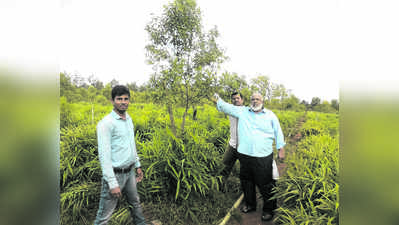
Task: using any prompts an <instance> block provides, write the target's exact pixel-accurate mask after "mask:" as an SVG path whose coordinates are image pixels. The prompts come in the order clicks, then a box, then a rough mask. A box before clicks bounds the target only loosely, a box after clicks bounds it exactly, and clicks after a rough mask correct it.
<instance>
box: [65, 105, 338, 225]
mask: <svg viewBox="0 0 399 225" xmlns="http://www.w3.org/2000/svg"><path fill="white" fill-rule="evenodd" d="M111 110H112V106H111V105H109V106H103V105H101V104H97V103H96V104H90V103H85V102H80V103H68V102H66V101H61V112H60V119H61V121H60V122H61V123H60V124H61V132H60V134H61V137H60V140H61V143H60V148H61V152H60V178H61V179H60V187H61V188H60V189H61V198H60V199H61V221H60V224H92V222H93V220H94V217H95V214H96V211H97V207H98V200H99V191H100V183H101V168H100V164H99V160H98V155H97V140H96V139H97V138H96V124H97V122H98V121H99V120H100V119H101V118H102V117H103V116H104V115H106V114H108V113H109V112H110V111H111ZM197 111H198V112H197V118H196V120H193V119H192V118H191V117H188V118H187V121H186V129H185V132H184V133H183V134H181V135H180V136H179V137H176V136H174V135H173V133H172V131H171V130H170V129H169V118H168V114H167V112H166V109H165V108H163V107H162V106H159V105H156V104H152V103H148V104H143V103H136V104H131V105H130V106H129V110H128V113H129V114H130V115H131V117H132V119H133V121H134V125H135V135H136V136H135V137H136V143H137V149H138V151H139V156H140V158H141V164H142V168H143V169H144V179H143V181H142V182H141V183H139V185H138V189H139V193H140V197H141V201H142V204H143V208H144V214H145V216H146V218H147V219H148V220H155V219H157V220H159V221H161V222H162V224H218V223H219V222H221V220H222V219H223V217H224V216H225V214H226V213H227V212H228V211H229V209H230V208H231V207H232V205H233V204H234V202H235V201H236V199H237V198H238V197H239V196H240V194H241V191H240V184H239V179H238V171H239V165H238V163H237V164H236V166H235V168H234V169H233V174H232V175H231V176H230V178H229V182H228V187H227V191H225V192H222V191H221V190H220V189H221V187H220V185H219V183H220V179H221V177H220V176H219V175H218V173H219V171H220V170H221V169H222V165H221V162H222V157H223V153H224V150H225V147H226V145H227V142H228V136H229V121H228V118H227V117H226V116H225V115H224V114H223V113H220V112H218V111H217V110H216V107H215V106H213V105H207V104H204V105H203V106H200V107H198V108H197ZM273 111H275V113H276V115H277V116H278V117H279V119H280V123H281V126H282V129H283V131H284V134H285V136H286V139H287V140H291V139H292V140H293V139H296V140H297V141H296V142H290V143H289V145H288V146H287V148H288V150H287V158H286V160H285V162H284V163H285V164H286V168H285V173H284V175H283V176H281V178H280V180H279V181H278V186H277V189H276V190H275V191H276V198H277V199H278V201H279V203H280V204H279V205H280V208H279V209H278V210H277V214H276V216H275V224H338V206H339V205H338V191H339V184H338V174H339V173H338V172H339V171H338V168H339V167H338V156H339V150H338V116H337V114H332V113H321V112H310V111H309V112H307V113H305V112H295V111H276V110H273ZM191 113H192V111H189V114H188V115H191ZM181 114H183V109H181V108H178V109H177V110H176V112H175V115H176V118H177V119H176V120H177V123H179V122H180V121H179V118H181V117H179V116H178V115H181ZM300 119H302V120H303V124H302V126H301V127H298V126H297V124H298V122H299V120H300ZM297 134H300V137H299V138H298V137H297ZM233 219H234V218H232V220H233ZM236 219H237V220H240V218H236ZM130 223H131V221H130V215H129V212H128V209H127V206H126V205H124V203H122V204H121V205H119V206H118V207H117V209H116V210H115V212H114V214H113V217H112V219H111V221H110V224H130Z"/></svg>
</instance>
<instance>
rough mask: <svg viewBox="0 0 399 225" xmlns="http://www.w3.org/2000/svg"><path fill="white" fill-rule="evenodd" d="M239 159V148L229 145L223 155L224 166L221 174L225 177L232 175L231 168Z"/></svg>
mask: <svg viewBox="0 0 399 225" xmlns="http://www.w3.org/2000/svg"><path fill="white" fill-rule="evenodd" d="M237 159H238V152H237V149H235V148H234V147H233V146H231V145H229V147H227V149H226V151H225V152H224V156H223V164H224V168H223V170H222V172H221V175H222V176H224V177H225V179H227V177H228V176H229V175H230V173H231V170H232V169H233V167H234V164H235V163H236V161H237Z"/></svg>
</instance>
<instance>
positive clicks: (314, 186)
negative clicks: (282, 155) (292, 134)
mask: <svg viewBox="0 0 399 225" xmlns="http://www.w3.org/2000/svg"><path fill="white" fill-rule="evenodd" d="M300 134H301V136H302V139H301V140H300V142H299V143H297V144H296V146H295V147H291V148H292V149H291V151H290V152H289V154H288V155H287V159H286V160H287V170H286V174H285V175H284V176H283V177H282V178H281V179H280V180H279V181H278V185H277V188H276V196H275V197H276V198H277V199H279V201H280V202H281V205H280V208H279V209H278V210H277V211H278V214H277V222H278V223H279V224H323V225H330V224H338V223H339V217H338V206H339V198H338V196H339V184H338V174H339V166H338V161H339V145H338V137H339V135H338V116H337V115H336V114H323V113H315V112H308V113H307V116H306V122H305V123H304V124H303V126H302V128H301V129H300Z"/></svg>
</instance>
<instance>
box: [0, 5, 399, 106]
mask: <svg viewBox="0 0 399 225" xmlns="http://www.w3.org/2000/svg"><path fill="white" fill-rule="evenodd" d="M6 2H7V1H6ZM14 2H20V1H14ZM27 2H30V1H27ZM48 2H49V3H50V2H52V1H48ZM168 2H170V1H167V0H147V1H131V0H113V1H108V0H61V1H60V5H61V7H59V5H56V6H54V5H51V7H54V8H53V10H46V9H44V8H43V7H41V5H37V4H38V3H35V4H33V3H32V4H31V5H32V6H36V8H35V9H31V8H27V9H25V10H22V11H21V10H18V11H12V10H9V9H7V10H1V15H0V25H1V27H2V29H3V31H4V32H3V34H9V35H2V37H1V38H2V42H1V43H0V47H1V51H0V59H1V60H2V61H3V60H4V59H5V60H4V61H3V62H6V63H9V64H10V62H11V61H12V60H10V58H12V57H14V56H15V57H14V58H16V59H19V61H21V60H20V59H23V61H24V64H27V62H32V64H35V65H37V64H43V63H44V64H46V63H48V62H51V63H53V62H55V63H56V64H57V65H58V66H59V70H60V71H61V72H63V71H66V72H68V73H71V74H74V73H78V74H81V75H83V76H89V75H92V74H94V75H95V76H97V77H98V78H99V79H100V80H102V81H103V82H109V81H110V80H112V79H113V78H115V79H116V80H118V81H120V82H121V83H125V82H133V81H136V82H137V83H139V84H142V83H143V82H145V81H147V80H148V78H149V74H150V73H151V72H152V71H151V67H150V66H148V65H146V63H145V51H144V46H145V45H146V43H147V33H146V32H145V31H144V27H145V25H146V24H147V23H148V22H149V21H150V19H151V17H152V16H151V13H154V14H156V15H159V14H160V13H161V11H162V6H163V5H165V4H167V3H168ZM197 3H198V6H199V7H200V9H201V11H202V18H203V24H204V26H205V29H207V30H208V29H209V28H210V27H212V26H215V25H216V26H217V28H218V30H219V32H220V35H221V36H220V39H219V43H220V44H221V46H222V47H223V48H225V49H226V55H227V56H228V57H230V60H229V61H227V62H225V63H224V64H223V65H222V70H221V71H220V72H223V71H225V70H226V71H229V72H236V73H238V74H239V75H245V76H246V77H247V80H249V79H250V78H253V77H255V76H257V75H267V76H269V77H270V79H271V81H272V82H275V83H280V84H283V85H285V87H286V88H288V89H291V90H292V93H293V94H295V95H296V96H297V97H299V98H301V99H305V100H307V101H310V100H311V98H312V97H314V96H317V97H321V99H322V100H331V99H337V98H338V97H339V81H340V80H354V83H356V80H359V79H362V80H369V81H371V82H373V81H374V80H375V79H377V80H381V79H382V80H392V79H394V80H398V77H399V75H398V70H399V69H398V66H397V65H398V62H399V54H398V52H399V42H398V40H399V34H398V27H399V26H398V22H397V21H399V14H398V13H397V12H398V10H399V9H398V7H397V6H398V3H396V1H393V0H392V1H391V0H381V1H370V0H369V1H360V0H345V1H343V0H335V1H334V0H282V1H277V0H274V1H269V0H246V1H234V0H197ZM2 4H5V3H2ZM10 4H11V3H10ZM13 4H14V3H13ZM50 4H54V3H50ZM54 55H56V60H54ZM14 61H18V60H14ZM371 84H372V83H371ZM370 86H372V85H370Z"/></svg>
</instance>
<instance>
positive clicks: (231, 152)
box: [221, 92, 244, 181]
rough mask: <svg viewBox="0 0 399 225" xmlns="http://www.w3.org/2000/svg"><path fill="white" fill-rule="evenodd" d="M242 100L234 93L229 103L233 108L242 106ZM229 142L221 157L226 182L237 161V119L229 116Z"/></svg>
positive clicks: (239, 95)
mask: <svg viewBox="0 0 399 225" xmlns="http://www.w3.org/2000/svg"><path fill="white" fill-rule="evenodd" d="M243 102H244V100H243V98H242V95H241V93H238V92H234V93H233V94H231V103H233V105H235V106H242V105H243ZM229 120H230V140H229V146H228V147H227V149H226V151H225V153H224V157H223V164H224V168H223V170H222V172H221V174H222V176H223V178H224V180H225V181H226V180H227V178H228V177H229V175H230V172H231V170H232V169H233V166H234V164H235V163H236V161H237V159H238V153H237V143H238V136H237V122H238V119H237V118H236V117H233V116H230V115H229Z"/></svg>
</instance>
